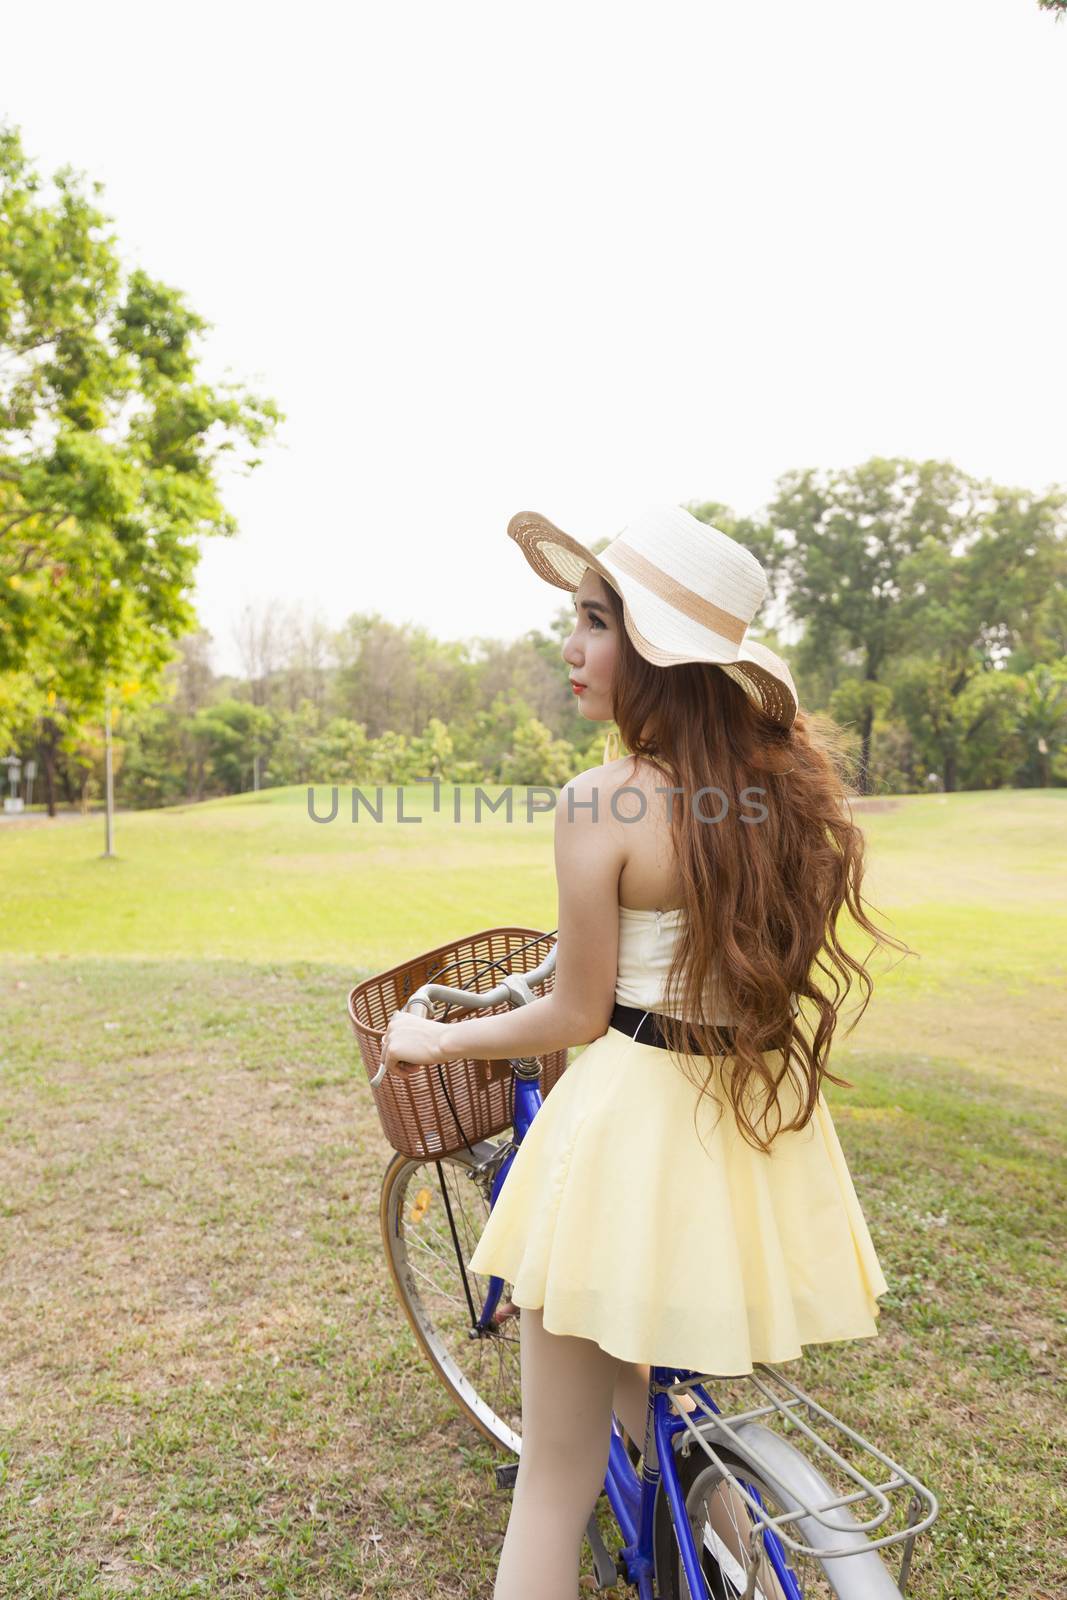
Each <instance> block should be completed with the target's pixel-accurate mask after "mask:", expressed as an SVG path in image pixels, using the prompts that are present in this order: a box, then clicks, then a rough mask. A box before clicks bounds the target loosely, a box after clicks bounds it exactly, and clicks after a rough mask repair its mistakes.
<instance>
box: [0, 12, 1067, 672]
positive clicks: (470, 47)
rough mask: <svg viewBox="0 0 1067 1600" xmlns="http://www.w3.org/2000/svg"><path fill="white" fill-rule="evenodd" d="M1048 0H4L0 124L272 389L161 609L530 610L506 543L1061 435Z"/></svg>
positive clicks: (449, 629)
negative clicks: (186, 599)
mask: <svg viewBox="0 0 1067 1600" xmlns="http://www.w3.org/2000/svg"><path fill="white" fill-rule="evenodd" d="M1065 76H1067V24H1064V23H1060V24H1057V23H1056V22H1055V21H1054V19H1053V17H1052V16H1050V15H1048V14H1047V13H1045V12H1042V11H1040V10H1039V9H1038V8H1037V5H1036V0H896V3H895V4H885V3H883V4H880V5H877V6H875V5H860V4H857V3H856V0H810V3H808V4H805V5H797V4H795V3H793V0H759V3H758V4H748V5H743V4H742V5H739V4H737V3H736V0H734V3H731V4H723V3H718V4H716V3H714V0H699V3H691V4H676V3H670V0H659V3H658V4H656V5H655V6H651V5H640V6H638V5H634V4H632V3H621V0H613V3H610V4H606V3H602V0H597V3H583V0H566V3H564V4H560V3H558V0H538V4H536V5H524V6H517V5H514V4H506V3H504V0H494V3H478V4H468V3H463V0H451V3H450V4H447V5H443V4H441V3H440V0H434V3H429V0H414V3H411V0H409V3H408V4H405V5H402V6H399V5H398V6H390V5H382V4H377V5H373V6H371V5H369V4H356V5H353V6H349V7H347V8H343V7H337V6H336V5H333V4H330V5H327V4H325V3H324V0H310V3H304V4H302V5H299V6H293V5H286V6H282V5H279V4H274V3H263V0H256V3H255V4H251V3H248V0H239V3H235V0H225V3H222V4H220V3H219V0H213V3H212V4H204V3H203V0H186V3H185V4H183V5H182V6H180V7H174V6H167V7H152V6H148V5H145V4H144V3H143V0H141V3H139V4H136V5H134V4H116V3H115V0H96V3H95V4H94V5H91V6H86V5H84V4H83V3H81V0H79V3H78V4H77V5H74V4H71V3H70V0H63V3H59V4H56V3H53V4H50V5H48V6H40V7H32V6H23V7H18V8H14V7H8V8H6V10H5V16H4V22H3V42H2V59H0V106H2V111H0V114H3V115H6V116H7V117H8V118H9V119H10V120H11V121H13V122H15V123H17V124H18V125H19V126H20V128H21V130H22V133H23V137H24V141H25V143H26V145H27V148H28V150H29V152H30V154H31V156H32V157H33V158H34V160H35V161H36V162H37V164H38V166H39V168H40V169H41V171H42V172H43V173H44V174H45V175H46V176H50V175H51V173H52V172H53V171H54V169H55V168H56V167H57V166H59V165H61V164H62V163H64V162H66V161H70V162H73V164H74V165H75V166H77V167H79V168H82V169H84V170H85V171H87V172H88V173H89V174H90V175H91V176H92V177H95V178H98V179H100V180H101V181H102V182H103V183H104V185H105V191H104V194H103V196H102V199H101V203H102V204H103V206H104V209H105V210H107V211H108V212H110V213H111V214H112V215H113V216H114V218H115V228H116V231H117V233H118V235H119V237H120V239H121V241H122V244H123V249H124V254H125V257H126V260H127V262H128V263H129V264H130V265H131V266H132V265H140V266H143V267H144V268H145V269H146V270H147V271H149V272H150V273H151V274H152V275H153V276H156V277H159V278H162V279H163V280H164V281H165V282H168V283H171V284H174V285H176V286H177V287H179V288H181V289H183V290H184V291H185V292H186V293H187V295H188V297H189V299H190V302H191V304H192V305H193V307H194V308H195V309H196V310H197V311H199V312H200V313H201V315H203V316H205V317H207V318H209V319H210V320H211V321H212V322H213V323H214V324H215V328H214V331H213V332H212V333H211V334H210V336H209V338H208V340H207V341H206V342H205V344H204V347H203V348H204V356H205V370H206V371H207V373H208V374H209V375H210V376H212V377H217V376H220V375H222V374H223V373H224V372H225V370H226V369H227V368H228V369H230V371H231V372H232V374H233V375H234V376H236V377H241V378H244V379H245V380H247V381H248V382H249V383H251V384H252V385H254V386H258V387H260V388H261V389H263V390H265V391H266V392H268V393H270V394H272V395H273V396H274V397H275V398H276V399H277V401H278V403H279V404H280V405H281V407H282V409H283V410H284V411H286V412H287V414H288V421H287V422H286V424H285V425H284V427H283V429H282V431H281V432H280V434H279V436H278V444H277V445H276V446H274V447H273V448H271V449H269V450H268V453H267V455H266V458H265V460H264V463H263V465H262V466H261V467H260V468H259V469H257V471H256V472H255V473H254V474H253V475H252V476H251V477H249V478H247V479H242V478H237V479H235V480H234V481H233V483H232V484H231V485H230V486H229V488H228V491H227V492H228V502H229V504H230V506H231V508H232V509H233V510H234V512H235V513H236V514H237V515H238V517H239V518H240V521H241V525H242V531H241V533H240V535H239V536H238V537H237V538H236V539H234V540H231V541H210V542H209V543H208V544H207V546H206V548H205V553H204V557H203V560H202V564H201V568H200V576H199V583H198V590H197V603H198V607H199V610H200V614H201V617H202V619H203V621H204V624H205V626H207V627H208V628H210V629H211V631H212V632H213V634H214V635H215V639H216V666H217V667H218V668H219V669H220V670H233V669H235V668H236V666H237V656H236V652H235V650H234V647H233V644H232V636H231V630H232V626H233V623H234V621H235V620H236V617H237V614H238V613H239V611H240V609H241V607H242V605H243V604H244V603H245V602H246V601H250V602H252V603H253V604H256V605H265V604H269V603H284V604H285V605H291V604H299V605H301V606H302V607H303V609H304V611H305V614H312V613H317V614H318V615H320V616H321V617H322V618H323V619H324V620H325V621H327V622H329V623H331V624H336V623H339V622H340V621H342V620H343V618H344V617H345V616H346V615H348V614H349V613H350V612H352V611H355V610H364V609H371V608H373V609H377V610H379V611H381V612H383V613H385V614H386V615H387V616H389V617H392V618H393V619H395V620H397V621H402V620H409V621H412V622H421V623H424V624H426V625H427V626H428V627H430V628H431V629H432V630H433V631H434V632H435V633H436V634H437V635H438V637H440V638H460V637H465V636H469V635H470V634H473V633H487V634H492V635H494V636H496V637H500V638H510V637H515V636H517V635H518V634H519V633H521V632H523V631H524V630H525V629H526V628H529V627H534V626H544V625H545V624H547V622H548V621H549V619H550V617H551V616H552V615H553V613H554V612H555V610H556V609H557V608H558V606H559V605H561V604H564V603H566V600H567V597H566V596H565V594H564V592H563V591H562V590H556V589H553V588H551V587H550V586H549V585H547V584H544V583H542V582H541V581H540V580H539V579H538V578H537V577H536V576H535V574H534V573H533V572H532V571H531V570H530V568H528V567H527V565H526V563H525V561H524V560H523V558H522V556H521V555H520V553H519V551H518V550H517V549H516V547H515V546H514V545H513V544H512V543H511V541H510V540H508V539H507V538H506V535H505V528H506V525H507V521H508V518H509V516H510V515H511V514H512V513H513V512H514V511H518V510H525V509H533V510H537V511H542V512H544V513H545V514H546V515H547V516H549V517H550V518H551V519H552V520H553V521H555V522H556V523H558V524H559V525H560V526H562V527H564V528H566V529H567V530H568V531H569V532H571V533H573V534H575V535H576V536H577V537H578V538H581V539H583V540H587V541H589V542H593V541H595V540H597V539H599V538H600V537H602V536H603V535H605V534H614V533H617V532H618V531H619V530H620V529H621V527H622V526H623V525H624V524H625V522H626V520H627V518H628V517H629V516H630V515H631V514H632V513H633V512H635V511H637V510H639V509H641V508H642V507H643V506H644V505H646V504H647V503H649V502H652V501H656V500H667V501H675V502H678V501H686V500H690V499H719V500H723V501H726V502H727V503H728V504H730V505H732V506H733V508H734V509H735V510H736V511H738V512H742V513H743V512H756V511H758V510H759V509H760V508H761V507H762V506H763V505H764V504H765V503H766V501H767V500H768V499H769V498H770V496H771V494H772V492H773V486H774V482H775V479H776V478H777V476H778V475H779V474H780V473H782V472H785V471H787V470H789V469H790V468H795V467H802V466H819V467H839V468H842V467H847V466H850V465H853V464H855V463H857V462H859V461H862V460H864V459H866V457H868V456H869V455H871V454H875V453H877V454H881V455H897V454H902V455H913V456H916V457H920V458H922V457H926V456H937V457H947V458H949V459H952V460H954V461H955V462H956V463H957V464H958V465H959V466H960V467H962V468H964V469H965V470H967V471H970V472H973V473H976V474H978V475H980V476H990V477H993V478H995V479H997V480H998V481H1002V482H1006V483H1014V484H1018V485H1021V486H1026V487H1028V488H1031V489H1033V490H1036V491H1040V490H1042V489H1045V488H1047V487H1048V486H1049V485H1050V484H1052V483H1053V482H1064V481H1067V468H1065V466H1064V441H1065V438H1067V428H1065V421H1067V417H1065V411H1067V405H1065V398H1064V396H1065V381H1064V374H1065V369H1067V311H1065V302H1064V296H1063V282H1064V265H1065V263H1064V255H1065V243H1067V233H1065V229H1064V212H1063V193H1064V180H1063V152H1064V149H1065V148H1067V93H1065V86H1064V79H1065Z"/></svg>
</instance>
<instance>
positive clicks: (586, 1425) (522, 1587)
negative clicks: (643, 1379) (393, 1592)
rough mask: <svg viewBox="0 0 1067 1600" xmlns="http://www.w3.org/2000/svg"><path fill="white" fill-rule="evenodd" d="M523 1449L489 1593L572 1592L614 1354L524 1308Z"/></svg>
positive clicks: (559, 1597)
mask: <svg viewBox="0 0 1067 1600" xmlns="http://www.w3.org/2000/svg"><path fill="white" fill-rule="evenodd" d="M519 1337H520V1349H521V1360H522V1450H521V1452H520V1454H519V1470H518V1473H517V1474H516V1479H515V1491H514V1499H513V1501H512V1506H511V1516H510V1518H509V1520H508V1527H507V1533H506V1534H505V1536H504V1547H503V1549H502V1550H501V1552H500V1564H499V1566H498V1567H497V1574H496V1586H495V1588H494V1589H493V1600H576V1597H577V1595H578V1568H579V1564H580V1559H581V1548H582V1537H583V1534H584V1532H585V1525H586V1523H587V1522H588V1521H589V1516H590V1513H591V1512H592V1510H593V1507H594V1506H595V1504H596V1501H597V1497H598V1495H599V1493H600V1490H601V1488H602V1486H603V1483H604V1476H605V1473H606V1472H607V1468H608V1448H609V1444H610V1438H611V1411H612V1396H613V1394H614V1390H615V1381H616V1377H617V1375H618V1370H619V1366H620V1364H621V1363H620V1362H619V1360H618V1358H617V1357H616V1356H611V1355H608V1354H607V1352H606V1351H604V1350H602V1349H601V1348H600V1346H599V1345H598V1344H596V1343H595V1341H594V1340H592V1339H579V1338H575V1337H572V1336H571V1335H565V1334H555V1333H549V1332H548V1331H547V1330H546V1329H545V1327H544V1325H543V1322H542V1319H541V1312H540V1310H536V1311H532V1310H528V1309H527V1308H526V1307H523V1309H522V1311H521V1313H520V1321H519Z"/></svg>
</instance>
